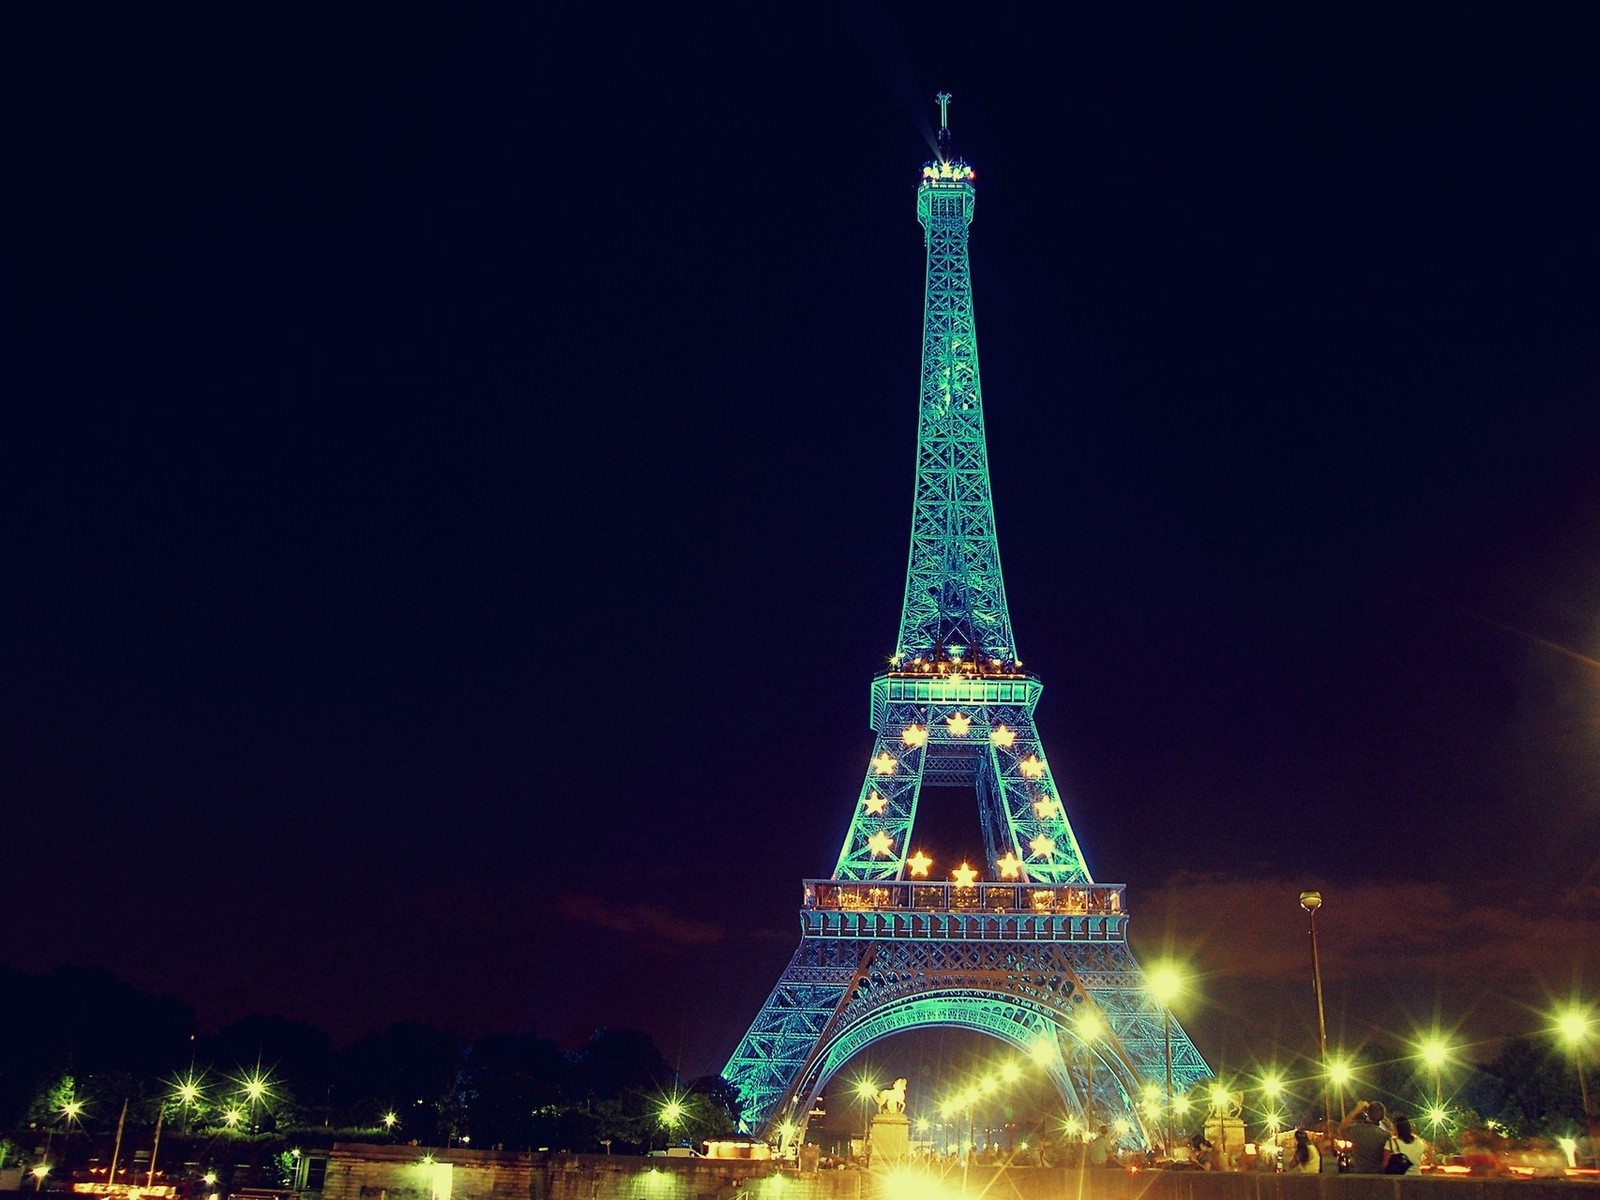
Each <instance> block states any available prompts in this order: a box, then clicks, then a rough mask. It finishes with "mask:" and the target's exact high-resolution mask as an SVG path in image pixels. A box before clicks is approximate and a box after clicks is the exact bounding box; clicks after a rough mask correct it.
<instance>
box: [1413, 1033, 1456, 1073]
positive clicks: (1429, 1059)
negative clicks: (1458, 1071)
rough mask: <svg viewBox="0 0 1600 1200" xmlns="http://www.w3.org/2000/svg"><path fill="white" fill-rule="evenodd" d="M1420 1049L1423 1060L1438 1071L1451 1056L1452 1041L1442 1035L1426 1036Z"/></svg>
mask: <svg viewBox="0 0 1600 1200" xmlns="http://www.w3.org/2000/svg"><path fill="white" fill-rule="evenodd" d="M1419 1050H1420V1052H1421V1057H1422V1061H1423V1062H1425V1063H1427V1064H1428V1066H1430V1067H1432V1068H1433V1069H1434V1070H1436V1071H1437V1070H1438V1069H1439V1068H1440V1067H1442V1066H1444V1064H1445V1063H1446V1062H1447V1061H1448V1060H1449V1058H1450V1043H1449V1042H1447V1041H1445V1040H1444V1039H1443V1038H1441V1037H1430V1038H1424V1039H1423V1042H1422V1045H1421V1046H1420V1047H1419Z"/></svg>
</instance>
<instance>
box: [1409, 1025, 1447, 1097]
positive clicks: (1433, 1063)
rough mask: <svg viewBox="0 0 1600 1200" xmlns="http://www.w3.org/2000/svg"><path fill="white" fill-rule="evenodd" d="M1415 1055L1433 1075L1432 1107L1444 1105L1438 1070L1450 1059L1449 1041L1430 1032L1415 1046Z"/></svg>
mask: <svg viewBox="0 0 1600 1200" xmlns="http://www.w3.org/2000/svg"><path fill="white" fill-rule="evenodd" d="M1417 1056H1418V1057H1419V1058H1421V1059H1422V1062H1423V1065H1424V1066H1426V1067H1427V1068H1428V1072H1429V1073H1430V1074H1431V1075H1432V1076H1433V1102H1432V1107H1434V1108H1442V1107H1443V1106H1444V1095H1443V1093H1442V1092H1441V1091H1440V1090H1439V1071H1440V1070H1441V1069H1442V1068H1443V1067H1444V1065H1445V1063H1447V1062H1449V1061H1450V1043H1449V1042H1447V1041H1445V1039H1444V1038H1442V1037H1440V1036H1439V1035H1438V1034H1432V1035H1430V1036H1428V1037H1425V1038H1423V1039H1422V1042H1421V1044H1420V1045H1419V1046H1418V1047H1417Z"/></svg>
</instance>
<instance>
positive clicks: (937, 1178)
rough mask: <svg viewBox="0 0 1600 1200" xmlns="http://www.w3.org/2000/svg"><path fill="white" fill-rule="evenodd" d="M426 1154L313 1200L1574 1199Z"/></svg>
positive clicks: (336, 1175)
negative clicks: (907, 1177) (909, 1175)
mask: <svg viewBox="0 0 1600 1200" xmlns="http://www.w3.org/2000/svg"><path fill="white" fill-rule="evenodd" d="M426 1154H428V1152H427V1151H425V1150H422V1149H419V1148H417V1147H414V1146H379V1145H364V1144H357V1143H345V1142H340V1143H337V1144H335V1146H334V1148H333V1151H332V1153H331V1154H330V1155H329V1157H328V1168H327V1175H326V1178H325V1181H324V1184H323V1192H322V1198H321V1200H960V1197H962V1196H963V1195H966V1196H973V1197H978V1196H981V1197H985V1198H986V1200H1574V1197H1575V1193H1574V1191H1573V1189H1574V1188H1575V1187H1576V1188H1578V1189H1580V1191H1579V1192H1578V1193H1576V1195H1578V1196H1581V1195H1587V1194H1590V1193H1591V1192H1592V1194H1593V1196H1594V1197H1595V1200H1600V1187H1591V1186H1590V1185H1587V1184H1575V1183H1571V1182H1565V1181H1561V1180H1550V1181H1543V1180H1527V1179H1507V1180H1499V1179H1465V1178H1460V1177H1454V1178H1440V1177H1430V1176H1422V1177H1419V1178H1406V1177H1396V1176H1386V1175H1269V1174H1255V1173H1248V1172H1247V1173H1243V1174H1223V1173H1217V1174H1211V1173H1207V1172H1203V1171H1142V1172H1138V1173H1132V1172H1128V1171H1120V1170H1112V1169H1106V1168H1091V1169H1088V1170H1082V1169H1077V1168H1067V1167H1009V1168H1007V1167H976V1166H975V1167H972V1168H970V1169H969V1170H968V1171H966V1172H963V1171H962V1170H961V1168H960V1167H953V1168H949V1169H946V1170H943V1171H941V1170H938V1169H932V1170H925V1171H921V1172H919V1173H918V1174H916V1175H915V1177H914V1178H913V1179H912V1180H910V1181H909V1182H908V1181H906V1180H905V1179H904V1177H901V1178H896V1176H895V1175H894V1174H891V1173H890V1172H888V1171H856V1170H849V1171H820V1172H812V1173H800V1172H797V1171H795V1170H794V1169H793V1167H792V1165H789V1164H782V1163H778V1162H756V1161H750V1160H741V1159H700V1158H638V1157H634V1156H631V1155H614V1156H613V1155H598V1154H595V1155H587V1154H511V1153H499V1152H495V1151H486V1150H459V1149H451V1150H449V1151H448V1152H446V1151H433V1152H432V1154H431V1158H432V1161H431V1162H427V1161H424V1156H425V1155H426Z"/></svg>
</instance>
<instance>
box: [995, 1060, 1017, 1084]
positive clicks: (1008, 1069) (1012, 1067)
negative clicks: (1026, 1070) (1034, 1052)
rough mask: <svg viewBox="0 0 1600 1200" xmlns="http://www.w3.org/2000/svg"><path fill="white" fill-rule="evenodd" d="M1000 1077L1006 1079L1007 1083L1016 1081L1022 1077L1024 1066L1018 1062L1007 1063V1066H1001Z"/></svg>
mask: <svg viewBox="0 0 1600 1200" xmlns="http://www.w3.org/2000/svg"><path fill="white" fill-rule="evenodd" d="M1000 1078H1001V1079H1003V1080H1005V1082H1007V1083H1015V1082H1016V1081H1017V1080H1019V1079H1021V1078H1022V1068H1021V1067H1019V1066H1017V1064H1016V1063H1014V1062H1012V1063H1007V1064H1006V1065H1005V1066H1003V1067H1001V1068H1000Z"/></svg>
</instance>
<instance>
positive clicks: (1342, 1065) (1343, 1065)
mask: <svg viewBox="0 0 1600 1200" xmlns="http://www.w3.org/2000/svg"><path fill="white" fill-rule="evenodd" d="M1354 1075H1355V1072H1354V1071H1353V1070H1351V1069H1350V1064H1349V1063H1347V1062H1345V1061H1344V1059H1342V1058H1336V1059H1334V1060H1333V1061H1332V1062H1331V1063H1329V1064H1328V1078H1329V1079H1331V1080H1332V1081H1333V1082H1334V1083H1336V1084H1338V1085H1339V1086H1340V1087H1343V1086H1344V1085H1345V1084H1347V1083H1349V1082H1350V1080H1351V1078H1352V1077H1353V1076H1354Z"/></svg>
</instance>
